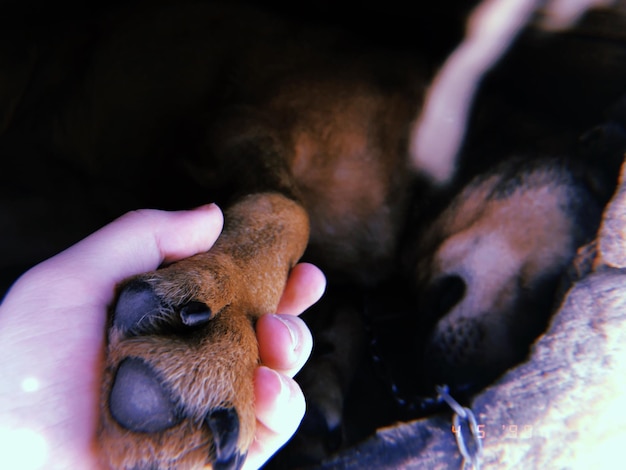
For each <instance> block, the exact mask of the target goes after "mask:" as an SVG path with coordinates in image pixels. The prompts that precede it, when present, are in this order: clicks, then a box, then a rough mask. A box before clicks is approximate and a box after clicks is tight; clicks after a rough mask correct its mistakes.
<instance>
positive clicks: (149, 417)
mask: <svg viewBox="0 0 626 470" xmlns="http://www.w3.org/2000/svg"><path fill="white" fill-rule="evenodd" d="M56 28H57V29H55V28H54V27H52V28H51V31H50V34H49V36H46V37H45V38H41V39H40V40H39V41H37V40H35V41H33V42H28V41H25V42H24V45H23V48H24V50H25V51H27V52H28V54H25V55H24V57H25V59H24V60H23V61H22V62H20V63H18V64H14V66H13V67H11V68H10V69H9V71H8V72H4V73H5V76H4V77H3V81H6V82H7V83H10V84H11V87H9V88H7V89H10V90H13V91H12V92H11V93H9V95H8V97H7V99H3V100H2V106H3V110H2V117H3V121H2V123H3V134H2V139H1V141H0V148H1V149H2V152H3V155H6V156H7V157H6V158H7V160H8V161H9V162H11V163H10V166H9V168H10V170H11V172H12V176H13V177H15V178H18V177H20V175H21V176H22V177H23V179H24V180H27V179H28V177H29V176H30V173H36V172H42V173H41V174H40V179H41V181H42V182H43V185H42V188H48V187H50V186H52V188H53V190H55V187H56V186H58V185H59V184H60V181H59V180H57V181H53V182H51V181H48V180H47V175H46V174H45V172H44V169H45V168H47V167H49V166H50V165H51V163H50V162H52V166H55V167H56V166H58V165H61V166H64V167H66V168H71V170H72V172H73V174H74V175H76V176H77V178H69V177H68V176H67V175H65V176H64V179H63V180H62V182H63V183H65V182H67V183H68V184H71V185H75V186H80V185H81V184H82V185H84V186H85V187H86V188H85V193H86V194H88V195H89V196H90V197H91V198H93V199H94V201H96V202H98V203H99V204H101V206H98V205H96V207H102V206H104V207H107V208H108V210H109V211H110V212H111V213H115V214H117V213H121V212H123V211H124V210H127V209H128V205H130V206H131V207H132V206H134V207H139V206H158V207H164V208H169V207H188V206H191V205H197V204H200V203H204V202H207V201H217V202H218V203H219V204H220V205H222V206H223V207H224V208H225V227H224V231H223V233H222V235H221V236H220V238H219V240H218V242H217V243H216V244H215V246H214V247H213V248H212V249H211V251H210V252H208V253H204V254H200V255H197V256H194V257H192V258H189V259H186V260H183V261H181V262H178V263H175V264H173V265H170V266H167V267H165V268H163V269H160V270H158V271H155V272H152V273H146V274H143V275H140V276H136V277H134V278H132V279H129V280H127V281H126V282H125V283H124V284H123V285H121V286H120V288H119V292H118V299H117V303H116V305H115V306H114V308H113V310H112V313H111V319H110V324H109V330H108V346H107V351H106V361H105V366H104V371H103V384H102V395H101V404H102V406H101V410H100V414H101V426H100V433H99V437H100V443H101V445H102V448H103V452H104V454H105V455H106V458H107V464H108V465H109V466H110V467H111V468H115V469H138V468H141V469H144V468H159V469H165V468H176V469H187V468H202V467H209V466H211V465H212V466H213V467H215V468H239V467H240V466H241V465H242V464H243V462H244V460H245V455H246V451H247V448H248V447H249V445H250V443H251V442H252V439H253V436H254V426H255V419H254V409H253V406H254V404H253V400H252V397H253V393H252V391H253V389H252V374H253V370H254V368H255V367H256V366H257V364H258V352H257V345H256V339H255V335H254V322H255V320H256V319H257V318H258V317H259V316H260V315H262V314H264V313H266V312H270V311H274V310H275V308H276V305H277V303H278V299H279V297H280V294H281V292H282V290H283V287H284V284H285V280H286V278H287V275H288V273H289V270H290V269H291V268H292V267H293V266H294V265H295V263H296V262H297V261H298V260H299V259H300V258H301V257H302V256H303V255H305V252H306V255H305V256H306V257H307V259H309V260H311V261H313V262H315V263H317V264H319V265H320V266H321V267H322V268H323V269H324V270H325V271H326V272H327V273H328V275H329V279H330V281H331V282H336V283H338V284H341V283H346V284H348V285H351V286H354V285H356V286H359V288H360V289H362V288H369V287H370V286H373V285H376V284H377V283H380V282H381V281H383V280H385V279H388V278H390V277H391V276H392V274H393V273H394V271H395V269H396V266H397V265H398V264H399V258H402V257H403V256H404V255H403V254H402V253H404V252H405V250H404V247H402V246H401V243H400V241H401V240H404V239H405V238H406V237H404V235H405V229H406V228H407V227H406V226H407V223H409V220H410V218H409V216H408V210H409V207H410V205H411V203H412V202H414V201H412V199H418V200H422V198H421V195H422V194H423V193H424V192H428V187H427V185H426V184H425V183H423V182H421V181H419V180H418V179H416V178H415V177H414V176H413V174H412V173H411V172H409V171H407V155H408V139H409V135H410V129H411V126H412V124H413V121H414V119H415V115H416V112H417V110H418V109H419V107H420V105H421V101H422V96H423V90H424V87H425V84H426V83H427V82H428V79H429V74H428V73H427V72H425V69H424V68H423V67H422V66H420V64H419V62H420V61H419V58H418V56H417V55H416V54H414V53H411V54H396V53H391V52H389V51H381V50H377V49H375V48H374V49H373V48H368V47H366V46H365V45H364V44H363V43H362V42H353V41H352V40H350V39H349V38H347V37H346V36H344V35H342V34H341V33H338V32H336V31H328V30H324V31H319V30H317V29H313V28H309V27H306V26H303V25H294V24H292V23H290V22H284V21H282V20H280V19H276V18H273V17H269V16H265V15H264V14H262V13H261V12H259V11H255V10H250V9H247V8H246V9H242V8H239V7H232V6H228V5H221V4H214V3H204V2H199V1H197V2H196V1H189V2H167V1H166V2H161V3H158V4H141V3H139V4H136V5H130V6H128V7H121V8H113V9H111V10H106V11H104V12H103V13H102V14H101V15H99V16H98V17H97V18H96V19H95V20H94V19H90V20H88V21H84V22H79V23H77V24H74V23H72V24H63V23H60V24H58V25H56ZM516 165H518V164H514V165H513V166H511V167H510V169H509V170H506V169H504V168H506V167H503V168H501V169H499V170H497V171H496V172H495V173H493V174H489V175H486V176H482V177H480V178H479V179H478V180H476V182H474V183H472V184H471V185H470V187H469V189H468V190H466V192H463V193H461V196H459V198H458V199H457V200H455V201H454V202H452V204H451V206H450V209H449V210H446V211H444V212H443V213H442V214H441V216H440V217H439V218H437V219H436V220H434V221H433V222H432V228H429V229H428V230H427V231H426V232H425V233H424V234H421V235H420V236H419V237H418V238H417V239H415V240H413V241H412V242H411V246H413V244H414V243H415V244H416V245H417V246H418V250H417V252H415V253H414V258H413V259H414V263H415V264H414V270H413V273H412V276H413V277H414V279H415V287H416V289H417V290H418V291H424V292H426V293H425V294H424V295H423V299H424V300H423V302H425V305H430V304H435V305H437V308H435V309H434V310H433V311H432V312H431V316H433V317H435V318H437V319H439V320H438V323H437V327H436V329H435V330H434V333H433V334H432V338H431V339H430V340H429V343H428V346H427V347H426V350H427V351H428V354H429V355H430V356H432V357H434V358H435V359H436V363H437V364H439V365H440V367H437V368H433V370H429V374H430V375H432V376H433V380H439V379H441V380H446V381H448V382H450V383H452V384H454V385H458V386H459V387H461V388H462V387H464V386H465V385H466V384H467V383H468V382H471V381H472V380H473V378H474V377H479V378H480V379H481V380H482V379H485V378H487V377H491V376H493V375H494V374H495V373H496V372H498V371H500V370H501V369H502V368H504V367H506V366H508V365H510V362H511V361H513V360H515V359H517V358H519V352H518V350H519V349H520V347H518V345H517V344H515V345H513V346H512V347H511V345H510V344H508V343H507V342H506V338H507V335H510V332H511V331H512V330H514V329H516V328H518V327H519V328H520V329H522V325H523V329H524V338H525V339H526V340H529V339H530V338H531V337H532V335H534V334H536V333H537V331H538V330H537V328H538V326H537V324H541V322H542V320H537V321H535V320H534V319H532V320H530V319H528V316H526V315H518V314H517V312H518V308H520V307H518V305H520V303H519V302H520V301H521V303H526V302H530V303H532V302H534V299H535V296H536V295H537V294H539V293H541V291H542V289H543V287H542V286H543V281H544V280H547V281H548V282H547V285H551V284H552V281H553V278H554V277H555V276H556V274H557V272H558V271H559V270H560V269H563V267H564V266H566V264H567V262H568V261H569V259H571V253H572V252H573V250H575V248H576V245H577V244H578V243H582V241H583V240H584V239H585V237H586V236H587V234H586V233H584V234H578V233H576V230H575V228H574V225H575V220H576V218H577V217H579V216H580V214H582V213H583V211H584V209H583V206H584V205H585V203H586V202H587V201H588V199H589V200H590V199H591V197H589V198H587V196H585V195H584V194H583V193H584V191H583V192H582V193H580V194H579V193H578V192H577V189H576V188H579V186H578V183H575V181H574V179H572V178H573V177H572V178H570V177H569V176H568V172H567V171H561V170H560V169H559V168H560V167H559V165H557V164H556V163H554V162H553V163H547V164H545V165H544V164H543V163H542V164H537V167H536V168H534V167H532V165H531V170H527V169H525V168H523V165H522V166H521V167H518V166H516ZM532 168H534V169H532ZM520 175H523V178H526V179H525V180H524V182H523V184H520V185H517V183H516V181H517V178H520ZM65 178H67V179H65ZM76 181H78V182H79V183H77V182H76ZM92 182H96V184H95V186H94V185H92ZM42 188H39V187H38V188H36V189H37V190H39V191H41V190H42ZM94 188H100V189H101V190H100V191H96V190H95V189H94ZM543 195H548V196H549V197H548V199H547V200H545V201H546V204H545V205H543V203H542V202H540V201H544V199H543ZM574 195H575V197H573V199H572V201H574V202H571V201H570V198H572V196H574ZM578 197H580V198H581V201H580V204H579V203H578V202H575V201H576V200H577V199H576V198H578ZM538 201H539V202H538ZM517 204H522V205H527V207H526V206H524V207H526V209H524V210H523V211H520V210H518V209H517ZM563 204H566V205H567V204H571V205H572V207H571V211H570V209H567V210H564V209H563V207H562V206H563ZM592 206H593V204H592ZM513 207H515V209H512V208H513ZM594 207H595V206H594ZM535 209H537V210H538V211H539V212H540V213H541V215H542V217H539V219H540V220H539V223H535V222H533V221H536V219H537V215H536V213H535ZM512 210H515V211H516V214H517V215H519V216H520V218H519V220H518V219H517V218H516V217H513V216H512V215H511V211H512ZM568 211H569V212H568ZM592 212H593V213H594V214H596V212H597V211H596V209H593V210H592ZM533 214H535V215H533ZM505 216H506V217H508V220H509V221H510V222H511V224H512V225H511V226H510V227H508V226H507V227H504V226H503V225H501V222H502V221H503V220H504V219H503V217H505ZM543 216H545V217H553V218H554V224H555V225H554V227H549V226H547V225H546V224H545V223H544V222H545V219H544V218H543ZM594 217H597V215H594ZM412 223H414V224H415V223H419V222H412ZM522 223H523V224H524V225H522ZM527 225H535V228H534V230H533V231H532V232H531V233H530V236H524V234H523V233H520V229H519V227H520V226H527ZM552 228H556V229H558V233H557V234H556V236H555V237H552V236H551V235H550V234H549V232H550V230H551V229H552ZM570 230H571V231H570ZM468 243H469V244H468ZM494 257H497V259H494ZM481 258H482V259H487V260H488V262H487V265H486V266H483V265H481V263H478V261H481ZM497 270H501V271H500V272H499V274H498V272H497ZM494 274H496V275H494ZM479 278H484V279H486V280H488V281H489V282H488V283H489V284H490V285H489V286H487V285H486V284H483V283H482V282H481V281H480V280H479ZM491 281H496V282H494V283H493V285H491ZM528 290H530V291H529V292H528V295H526V292H527V291H528ZM433 291H434V293H433ZM442 304H443V305H442ZM428 309H429V307H428V308H426V307H424V308H422V309H421V310H422V311H425V310H428ZM486 311H488V312H489V313H488V314H487V315H484V314H485V312H486ZM520 317H521V318H520ZM496 318H498V319H497V320H496ZM429 321H430V320H427V319H426V320H420V321H419V322H418V323H423V324H427V323H428V322H429ZM419 327H420V328H423V329H425V327H422V326H419ZM345 331H350V332H351V331H354V328H353V327H352V326H351V327H349V328H346V329H345ZM344 339H345V338H341V339H338V338H337V337H336V336H335V339H333V341H334V342H337V341H339V340H344ZM345 341H346V342H347V343H348V346H347V349H350V347H349V344H350V340H349V338H347V339H345ZM454 342H456V343H458V344H459V346H454V345H453V343H454ZM494 348H501V349H499V351H500V353H499V354H498V358H503V360H501V359H496V360H494V359H492V358H490V357H488V355H486V354H484V351H485V350H491V349H494ZM351 354H352V352H346V357H351V356H350V355H351ZM350 363H351V361H343V362H341V364H342V366H341V368H340V369H339V370H340V371H343V370H345V369H346V368H347V369H349V368H350V365H351V364H350ZM339 375H341V373H340V374H339ZM342 387H343V386H342ZM342 387H339V388H340V389H341V388H342ZM325 399H326V397H325V396H324V394H322V396H321V397H319V400H318V402H319V401H323V400H325ZM342 406H343V405H342V401H341V400H339V404H338V405H335V408H334V409H333V410H331V411H333V412H336V413H335V414H336V415H338V416H341V413H342V409H341V407H342ZM318 409H324V407H323V406H320V407H318ZM337 409H338V411H337ZM324 419H325V420H326V421H327V422H328V421H329V419H328V416H324Z"/></svg>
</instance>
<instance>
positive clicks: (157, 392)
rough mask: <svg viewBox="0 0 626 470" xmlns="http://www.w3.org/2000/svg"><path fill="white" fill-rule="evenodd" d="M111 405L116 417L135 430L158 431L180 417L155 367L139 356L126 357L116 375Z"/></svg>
mask: <svg viewBox="0 0 626 470" xmlns="http://www.w3.org/2000/svg"><path fill="white" fill-rule="evenodd" d="M109 406H110V409H111V415H112V416H113V418H114V419H115V420H116V421H117V422H118V423H119V424H120V425H121V426H122V427H124V428H126V429H128V430H131V431H135V432H158V431H163V430H165V429H168V428H170V427H172V426H174V425H175V424H178V423H179V422H180V420H181V418H180V416H179V414H178V412H177V409H176V405H175V404H174V403H172V401H171V400H170V398H169V393H168V392H167V390H165V389H164V387H163V385H162V384H161V382H160V381H159V379H158V377H157V376H156V373H155V372H154V370H153V369H152V368H151V367H150V366H148V364H146V363H145V362H144V361H142V360H141V359H137V358H128V359H125V360H124V361H123V362H122V363H121V364H120V366H119V368H118V370H117V374H116V376H115V379H114V383H113V387H112V388H111V395H110V397H109Z"/></svg>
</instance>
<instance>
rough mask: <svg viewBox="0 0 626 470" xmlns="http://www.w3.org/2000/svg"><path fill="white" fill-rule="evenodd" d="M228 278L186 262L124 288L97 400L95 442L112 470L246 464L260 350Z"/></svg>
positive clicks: (224, 270) (210, 267)
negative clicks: (98, 421) (98, 416)
mask: <svg viewBox="0 0 626 470" xmlns="http://www.w3.org/2000/svg"><path fill="white" fill-rule="evenodd" d="M217 264H219V263H217ZM214 268H215V269H214ZM218 273H220V274H219V275H218ZM225 273H228V268H227V267H225V266H224V265H222V266H219V269H218V266H213V264H211V265H207V264H206V263H205V264H203V266H202V267H201V269H199V267H198V263H197V261H194V258H190V259H189V260H185V261H183V262H180V263H177V264H175V265H172V266H170V267H169V268H166V269H163V270H159V271H156V272H153V273H148V274H145V275H142V276H138V277H136V278H133V279H131V280H129V281H127V282H126V283H125V284H124V286H123V288H122V289H121V291H120V294H119V297H118V301H117V304H116V306H115V308H114V310H113V314H112V319H111V325H110V329H109V338H108V339H109V345H108V351H107V358H106V368H105V377H104V383H103V389H102V398H101V402H102V409H101V415H102V417H101V421H102V425H101V432H100V440H101V443H102V445H103V451H104V453H105V454H106V456H107V459H108V461H109V465H110V466H111V467H112V468H115V469H144V468H145V469H174V468H175V469H187V468H204V467H208V466H210V465H212V467H213V468H214V469H236V468H240V467H241V466H242V465H243V462H244V460H245V456H246V450H247V448H248V446H249V445H250V443H251V442H252V439H253V436H254V430H255V417H254V408H253V379H252V377H253V372H254V368H255V367H256V365H257V363H258V352H257V343H256V337H255V334H254V329H253V317H252V316H250V314H249V310H250V309H249V307H247V306H245V305H243V303H242V302H241V300H240V299H237V298H235V296H233V295H231V284H232V282H233V279H232V278H231V277H230V276H228V275H226V274H225Z"/></svg>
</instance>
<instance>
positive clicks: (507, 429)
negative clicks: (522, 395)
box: [452, 424, 533, 439]
mask: <svg viewBox="0 0 626 470" xmlns="http://www.w3.org/2000/svg"><path fill="white" fill-rule="evenodd" d="M465 432H467V426H465V429H464V425H462V424H460V425H458V426H454V425H452V433H453V434H455V435H458V434H459V433H465ZM488 433H489V436H490V437H498V438H500V439H531V438H532V437H533V426H532V425H530V424H525V425H517V424H503V425H501V426H497V425H486V424H479V425H477V426H476V437H477V438H478V439H485V438H486V437H487V434H488Z"/></svg>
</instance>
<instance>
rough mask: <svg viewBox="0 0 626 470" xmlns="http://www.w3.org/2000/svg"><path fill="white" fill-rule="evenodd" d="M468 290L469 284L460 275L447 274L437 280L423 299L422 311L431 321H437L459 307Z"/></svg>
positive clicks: (427, 290)
mask: <svg viewBox="0 0 626 470" xmlns="http://www.w3.org/2000/svg"><path fill="white" fill-rule="evenodd" d="M466 290H467V284H466V282H465V280H464V279H463V277H462V276H461V275H459V274H447V275H444V276H441V277H439V278H438V279H435V280H434V281H433V282H432V283H431V284H430V286H429V287H428V288H427V289H426V291H425V292H424V294H423V297H422V302H421V303H422V306H421V309H420V310H421V311H422V312H423V317H425V318H426V319H428V320H429V321H437V320H439V319H440V318H442V317H443V316H444V315H445V314H446V313H448V312H449V311H450V310H452V308H454V306H455V305H457V304H458V303H459V302H460V301H461V300H462V299H463V297H465V293H466Z"/></svg>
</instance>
